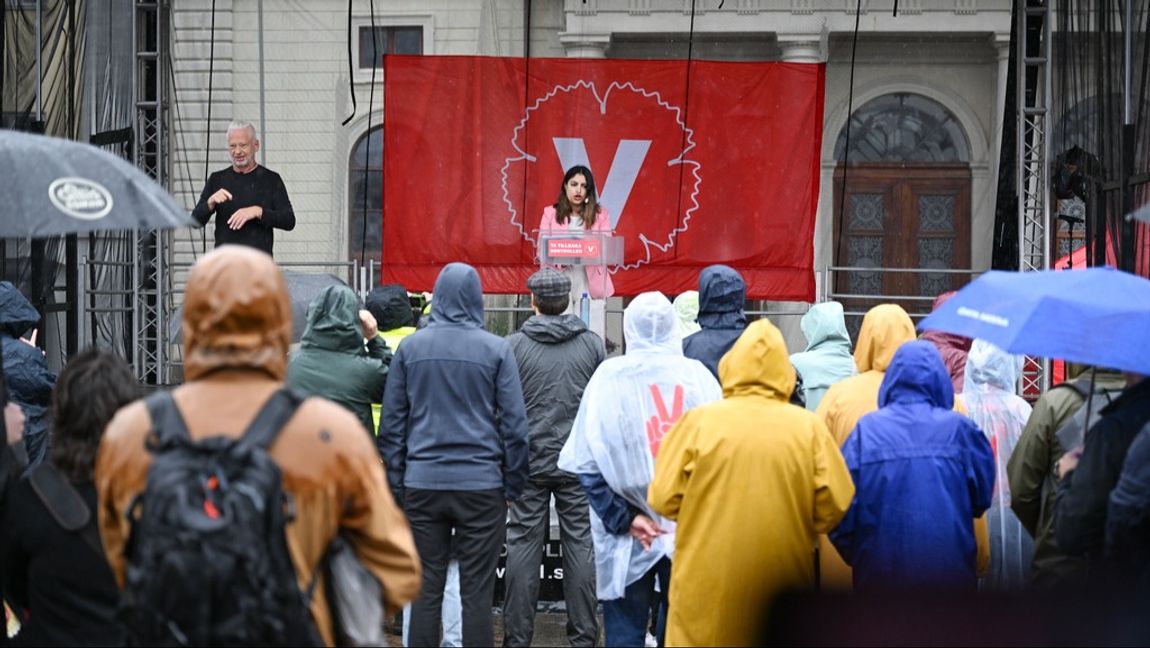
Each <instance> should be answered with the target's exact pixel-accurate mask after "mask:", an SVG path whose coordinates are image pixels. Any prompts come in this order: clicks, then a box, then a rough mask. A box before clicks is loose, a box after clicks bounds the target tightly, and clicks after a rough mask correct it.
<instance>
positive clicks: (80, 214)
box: [0, 130, 196, 238]
mask: <svg viewBox="0 0 1150 648" xmlns="http://www.w3.org/2000/svg"><path fill="white" fill-rule="evenodd" d="M0 178H3V179H4V191H3V201H2V203H0V204H2V206H0V238H25V237H33V238H46V237H52V236H60V235H63V234H81V233H86V232H96V231H104V230H135V229H142V230H155V229H172V228H176V227H189V226H195V225H196V222H195V221H194V220H192V217H191V216H190V215H189V214H188V212H187V211H186V210H185V209H183V208H182V207H180V206H179V205H177V204H176V201H175V200H173V199H172V196H171V195H169V194H168V192H167V191H166V190H165V189H164V188H163V187H161V186H160V185H158V184H156V182H155V181H154V180H152V179H151V178H149V177H148V176H147V175H145V174H144V172H142V171H140V170H139V169H137V168H136V167H134V166H132V165H131V164H129V163H128V162H126V161H124V160H122V159H120V158H118V157H116V156H115V155H112V154H111V153H108V152H107V151H104V150H102V149H99V148H97V147H95V146H91V145H89V144H82V143H80V142H74V141H72V140H65V139H59V138H56V137H45V136H43V135H31V134H28V133H18V132H16V131H6V130H0Z"/></svg>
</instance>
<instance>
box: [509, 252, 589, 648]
mask: <svg viewBox="0 0 1150 648" xmlns="http://www.w3.org/2000/svg"><path fill="white" fill-rule="evenodd" d="M527 288H528V290H530V291H531V308H532V310H533V311H535V315H534V316H532V317H531V318H530V319H528V320H527V321H526V322H525V323H524V324H523V327H522V328H521V329H519V330H518V331H516V332H515V333H512V334H511V335H510V336H508V338H507V341H508V342H510V344H511V350H512V352H513V353H514V354H515V361H516V364H517V365H518V366H519V378H520V380H521V382H522V384H523V400H524V403H525V405H526V407H527V422H528V424H529V425H530V431H529V433H528V444H529V454H528V457H529V475H530V476H529V478H528V480H527V485H526V486H525V487H524V489H523V495H522V496H521V497H520V498H519V499H518V500H517V501H515V502H513V503H512V504H511V509H510V516H509V519H508V522H507V572H506V581H505V586H506V597H505V600H504V608H503V615H504V627H505V634H504V639H503V645H504V646H530V645H531V639H532V634H533V631H534V629H535V605H536V603H537V602H538V599H539V565H540V562H541V560H542V558H543V542H544V538H545V537H546V533H547V525H548V523H549V521H550V517H551V516H550V515H549V513H550V508H551V507H550V504H551V497H552V496H554V497H555V508H556V513H557V514H558V517H559V531H560V539H561V542H562V547H563V550H562V553H563V598H564V599H565V600H566V603H567V618H568V623H567V640H568V641H569V642H570V643H571V645H572V646H594V645H595V642H596V640H597V639H598V637H599V621H598V619H597V617H596V616H595V554H594V548H593V545H592V542H591V518H590V515H589V509H588V502H587V494H586V493H585V492H584V490H583V488H582V487H581V486H580V485H579V480H578V478H577V477H576V476H575V475H573V474H571V473H567V472H564V471H562V470H559V468H558V466H557V463H558V461H559V451H560V450H562V449H563V444H564V443H566V442H567V437H568V436H569V435H570V433H571V424H572V422H574V420H575V414H576V412H578V410H579V402H580V400H581V399H582V397H583V389H584V388H585V387H586V386H587V382H588V381H589V380H591V375H592V374H593V373H595V369H596V368H597V367H598V366H599V364H600V363H601V362H603V360H604V359H605V358H606V357H607V352H606V350H605V349H604V346H603V339H602V338H600V337H599V336H598V335H596V334H595V333H593V332H592V331H590V330H588V329H587V327H586V325H584V323H583V320H581V319H579V317H577V316H576V315H572V314H566V315H564V314H563V312H564V311H565V310H567V306H568V303H569V300H570V296H571V280H570V279H569V278H567V276H565V275H564V274H562V273H560V272H557V271H555V270H552V269H551V268H544V269H542V270H540V271H539V272H536V273H535V274H533V275H531V277H530V278H529V279H528V280H527Z"/></svg>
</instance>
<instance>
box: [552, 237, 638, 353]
mask: <svg viewBox="0 0 1150 648" xmlns="http://www.w3.org/2000/svg"><path fill="white" fill-rule="evenodd" d="M538 236H539V239H538V240H539V265H540V267H554V266H582V267H583V268H585V270H584V272H585V275H584V276H586V277H587V285H588V287H590V285H591V282H592V281H597V282H599V285H598V286H597V288H599V291H598V292H599V294H604V293H606V292H607V282H608V280H609V276H610V275H609V273H608V270H607V266H620V265H623V237H621V236H614V235H612V234H606V233H603V232H586V231H581V230H571V231H554V230H552V231H548V232H543V231H540V232H539V233H538ZM592 267H594V268H598V272H591V271H590V270H591V268H592ZM573 288H574V286H573ZM581 297H582V295H577V294H575V293H574V291H573V292H572V295H571V299H572V303H573V305H575V306H581V305H580V301H581ZM597 303H598V311H603V310H604V309H603V303H602V302H601V301H599V302H597ZM582 311H583V308H579V309H578V310H577V311H576V312H577V313H579V315H580V316H581V317H582V318H583V321H584V322H585V323H587V325H588V326H589V327H590V328H591V330H593V331H595V332H596V333H598V334H599V335H603V334H604V331H603V330H602V329H603V322H602V319H603V315H604V313H603V312H597V313H596V315H597V316H592V315H591V314H590V313H583V312H582ZM592 319H594V320H595V322H594V324H592V321H591V320H592Z"/></svg>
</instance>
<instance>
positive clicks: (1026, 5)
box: [1015, 0, 1053, 394]
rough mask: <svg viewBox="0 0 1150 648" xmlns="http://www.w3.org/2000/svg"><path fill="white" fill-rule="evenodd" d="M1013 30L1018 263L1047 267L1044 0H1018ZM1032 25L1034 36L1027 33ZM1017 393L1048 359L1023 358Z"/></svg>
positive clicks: (1037, 385) (1047, 28)
mask: <svg viewBox="0 0 1150 648" xmlns="http://www.w3.org/2000/svg"><path fill="white" fill-rule="evenodd" d="M1017 5H1018V11H1019V15H1018V20H1017V21H1016V29H1017V30H1018V33H1017V34H1016V35H1015V38H1016V39H1017V41H1016V42H1017V43H1018V60H1017V64H1018V75H1017V82H1018V93H1017V97H1018V98H1017V101H1018V122H1019V123H1018V166H1017V168H1018V197H1019V200H1018V228H1019V231H1018V269H1019V270H1020V271H1022V272H1031V271H1034V270H1046V269H1047V268H1049V267H1050V255H1051V250H1050V245H1051V242H1050V234H1051V225H1050V166H1049V163H1048V161H1049V160H1050V129H1051V126H1052V124H1051V117H1050V87H1051V85H1050V84H1051V75H1050V71H1051V65H1050V52H1051V23H1052V22H1053V21H1052V19H1051V9H1050V3H1049V2H1043V1H1041V0H1039V1H1037V2H1036V1H1035V0H1022V1H1020V2H1018V3H1017ZM1035 31H1037V32H1038V38H1032V37H1030V36H1031V35H1032V34H1033V33H1034V32H1035ZM1020 386H1021V388H1022V393H1023V394H1037V393H1040V392H1044V391H1046V390H1047V389H1048V388H1049V387H1050V360H1049V359H1046V358H1042V359H1039V358H1027V360H1026V363H1025V365H1024V367H1023V372H1022V382H1021V385H1020Z"/></svg>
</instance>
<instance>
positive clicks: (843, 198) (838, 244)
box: [831, 0, 862, 264]
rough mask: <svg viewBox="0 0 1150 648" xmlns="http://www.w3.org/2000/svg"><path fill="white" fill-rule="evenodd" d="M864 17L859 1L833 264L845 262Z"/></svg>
mask: <svg viewBox="0 0 1150 648" xmlns="http://www.w3.org/2000/svg"><path fill="white" fill-rule="evenodd" d="M861 17H862V0H858V2H857V3H856V4H855V29H854V35H853V36H852V37H851V72H850V81H848V82H847V127H846V137H845V141H844V142H843V177H842V181H841V182H840V183H839V196H840V200H839V216H838V222H839V227H838V230H839V236H838V240H837V241H835V248H836V249H835V258H834V259H832V260H831V263H832V264H833V263H840V262H843V261H844V259H843V258H842V254H843V241H845V240H846V238H847V237H846V230H847V227H846V223H844V222H843V210H844V209H846V205H847V175H848V174H849V173H850V156H851V121H852V120H853V119H854V114H853V113H854V100H855V54H856V53H857V52H858V45H859V19H860V18H861Z"/></svg>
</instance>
